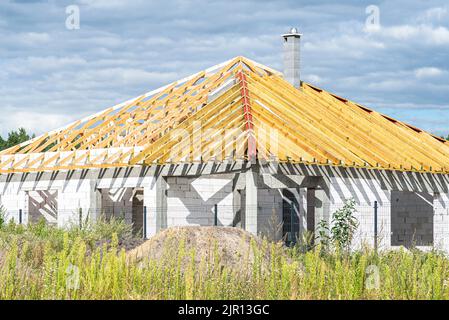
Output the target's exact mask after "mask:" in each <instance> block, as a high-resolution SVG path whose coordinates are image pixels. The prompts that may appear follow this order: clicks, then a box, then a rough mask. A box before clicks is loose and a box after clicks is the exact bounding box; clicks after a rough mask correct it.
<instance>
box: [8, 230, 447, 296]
mask: <svg viewBox="0 0 449 320" xmlns="http://www.w3.org/2000/svg"><path fill="white" fill-rule="evenodd" d="M129 237H130V230H129V228H128V227H127V226H126V225H125V224H124V223H123V222H120V221H115V222H113V223H105V222H101V223H99V224H97V225H96V226H93V225H92V226H86V227H85V228H83V229H82V230H80V229H79V228H71V229H70V230H66V231H63V230H59V229H56V228H53V227H48V226H46V225H44V224H37V225H33V226H28V227H23V226H18V225H14V224H9V225H5V226H3V227H2V228H1V229H0V299H447V298H449V288H448V283H447V280H448V279H449V260H447V259H446V258H445V257H444V256H443V255H442V254H439V253H437V252H431V253H422V252H418V251H412V252H406V251H397V252H385V253H379V254H378V255H377V254H375V253H374V252H372V251H369V250H366V251H364V252H355V253H352V254H343V253H339V252H332V253H323V250H320V248H316V249H314V250H312V251H309V252H307V253H302V252H301V251H300V250H299V248H293V249H286V250H287V255H286V254H280V253H279V250H277V249H276V246H275V245H274V244H269V243H266V242H265V244H264V245H265V246H267V247H268V249H269V250H271V251H272V254H271V255H270V257H271V260H270V263H269V268H264V267H263V263H261V261H262V259H263V258H264V257H265V253H264V252H266V250H262V249H261V248H260V250H258V251H257V259H256V263H254V264H253V265H249V264H245V263H243V264H242V270H239V272H238V273H237V272H234V271H232V270H229V269H226V268H217V267H216V265H217V264H216V263H214V262H217V261H216V259H218V258H217V257H218V255H213V257H211V261H201V263H200V264H199V265H195V264H194V263H193V262H192V261H194V257H195V252H192V251H186V250H183V246H184V244H183V243H180V244H179V246H180V250H177V252H178V256H177V257H173V258H172V259H171V260H170V261H168V262H167V261H165V262H161V261H140V262H132V263H131V262H128V261H127V258H126V254H125V251H124V249H123V248H121V246H122V244H123V243H124V241H126V239H129ZM182 261H188V263H187V266H186V265H184V267H183V263H182ZM373 269H374V270H378V272H379V277H378V278H379V280H380V282H379V285H378V286H376V285H375V284H376V281H373V280H376V276H375V275H373V274H372V273H370V271H369V270H373ZM242 271H243V272H242ZM367 271H368V272H367ZM373 284H374V285H373Z"/></svg>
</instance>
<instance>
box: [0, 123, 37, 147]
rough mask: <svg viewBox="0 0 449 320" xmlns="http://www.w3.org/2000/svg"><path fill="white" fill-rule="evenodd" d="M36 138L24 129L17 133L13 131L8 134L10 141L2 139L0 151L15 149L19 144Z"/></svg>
mask: <svg viewBox="0 0 449 320" xmlns="http://www.w3.org/2000/svg"><path fill="white" fill-rule="evenodd" d="M34 137H35V135H34V134H32V135H29V134H28V133H27V132H26V130H25V129H24V128H20V129H19V130H17V131H15V130H13V131H11V132H10V133H8V139H6V140H5V139H3V138H2V137H0V150H5V149H8V148H11V147H14V146H15V145H17V144H20V143H22V142H25V141H28V140H30V139H33V138H34Z"/></svg>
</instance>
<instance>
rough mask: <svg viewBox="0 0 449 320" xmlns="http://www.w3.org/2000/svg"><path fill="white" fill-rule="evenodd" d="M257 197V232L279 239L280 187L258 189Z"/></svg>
mask: <svg viewBox="0 0 449 320" xmlns="http://www.w3.org/2000/svg"><path fill="white" fill-rule="evenodd" d="M257 199H258V203H257V210H258V211H257V233H258V234H263V235H266V236H268V237H269V238H275V239H281V238H282V213H283V211H282V199H283V198H282V189H258V190H257ZM277 229H280V230H277ZM275 233H276V234H275Z"/></svg>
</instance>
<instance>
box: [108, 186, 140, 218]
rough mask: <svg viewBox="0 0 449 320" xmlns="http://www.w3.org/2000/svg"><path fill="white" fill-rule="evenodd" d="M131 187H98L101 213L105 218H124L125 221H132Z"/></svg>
mask: <svg viewBox="0 0 449 320" xmlns="http://www.w3.org/2000/svg"><path fill="white" fill-rule="evenodd" d="M133 190H134V189H133V188H113V189H100V192H101V214H103V215H104V216H105V217H106V218H108V219H109V218H111V217H114V218H119V219H122V218H124V219H125V222H126V223H129V224H131V223H132V210H133V201H132V200H133V199H132V198H133V194H134V193H133Z"/></svg>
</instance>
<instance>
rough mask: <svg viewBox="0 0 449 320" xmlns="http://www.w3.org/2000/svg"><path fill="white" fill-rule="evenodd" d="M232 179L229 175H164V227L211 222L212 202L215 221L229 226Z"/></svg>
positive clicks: (231, 211) (232, 213) (230, 224)
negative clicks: (166, 176) (216, 218)
mask: <svg viewBox="0 0 449 320" xmlns="http://www.w3.org/2000/svg"><path fill="white" fill-rule="evenodd" d="M232 179H233V176H232V175H227V176H204V177H199V178H187V177H168V178H166V182H167V191H166V194H167V198H166V200H167V206H166V214H167V227H171V226H184V225H209V226H211V225H214V217H215V215H214V205H215V204H217V209H218V224H219V225H221V226H232V223H233V219H234V210H233V192H232V181H233V180H232Z"/></svg>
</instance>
